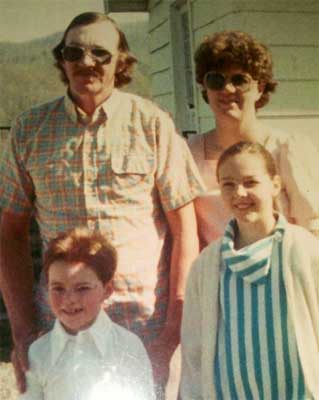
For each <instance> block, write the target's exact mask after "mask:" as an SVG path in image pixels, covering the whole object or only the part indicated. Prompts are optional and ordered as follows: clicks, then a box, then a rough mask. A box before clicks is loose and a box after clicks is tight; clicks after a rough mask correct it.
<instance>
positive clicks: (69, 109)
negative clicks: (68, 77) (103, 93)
mask: <svg viewBox="0 0 319 400" xmlns="http://www.w3.org/2000/svg"><path fill="white" fill-rule="evenodd" d="M119 103H120V91H119V90H118V89H115V88H114V89H113V91H112V93H111V95H110V96H109V97H108V98H107V99H106V100H105V101H104V102H103V103H102V104H101V105H99V106H98V107H97V108H96V110H95V112H94V114H93V117H90V118H89V117H88V116H87V114H86V113H85V112H84V111H83V110H82V109H81V108H80V107H78V106H77V105H76V104H75V103H74V101H73V100H72V99H71V97H70V94H69V92H67V94H66V95H65V97H64V106H65V110H66V113H67V114H68V116H69V117H70V118H71V120H72V121H73V122H75V123H76V122H80V123H83V124H86V123H88V122H89V121H92V120H93V121H96V120H97V119H98V118H99V116H100V115H101V113H102V114H104V116H107V118H108V119H110V118H111V117H112V115H113V114H114V112H115V110H116V108H117V106H118V105H119Z"/></svg>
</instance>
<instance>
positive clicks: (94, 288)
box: [48, 261, 111, 334]
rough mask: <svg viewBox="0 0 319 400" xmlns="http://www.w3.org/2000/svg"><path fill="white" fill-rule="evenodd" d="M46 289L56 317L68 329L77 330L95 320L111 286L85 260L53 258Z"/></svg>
mask: <svg viewBox="0 0 319 400" xmlns="http://www.w3.org/2000/svg"><path fill="white" fill-rule="evenodd" d="M48 293H49V303H50V306H51V309H52V312H53V314H54V315H55V317H56V318H58V319H59V321H60V322H61V323H62V325H63V326H64V328H65V330H66V331H67V332H69V333H71V334H76V333H77V332H78V331H80V330H83V329H86V328H88V327H89V326H90V325H91V324H92V323H93V322H94V321H95V319H96V317H97V315H98V313H99V312H100V309H101V305H102V303H103V301H104V300H105V299H106V298H107V297H108V296H109V295H110V294H111V290H110V284H106V285H104V284H103V283H102V282H101V280H100V279H99V278H98V276H97V275H96V273H95V272H94V271H93V270H92V269H91V268H89V267H88V266H86V265H85V264H84V263H81V262H77V263H67V262H64V261H55V262H53V263H52V264H51V265H50V268H49V275H48Z"/></svg>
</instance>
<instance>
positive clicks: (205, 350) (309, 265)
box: [181, 224, 319, 400]
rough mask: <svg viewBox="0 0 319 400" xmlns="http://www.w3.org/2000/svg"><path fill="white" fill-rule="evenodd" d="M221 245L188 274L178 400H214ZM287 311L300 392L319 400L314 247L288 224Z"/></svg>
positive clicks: (318, 244) (318, 245)
mask: <svg viewBox="0 0 319 400" xmlns="http://www.w3.org/2000/svg"><path fill="white" fill-rule="evenodd" d="M220 245H221V240H218V241H217V242H214V243H212V244H210V245H209V246H208V247H206V248H205V249H204V251H203V252H202V253H201V255H200V256H199V257H198V258H197V260H195V262H194V265H193V267H192V269H191V272H190V275H189V278H188V284H187V291H186V298H185V304H184V312H183V322H182V333H181V343H182V382H181V395H182V399H183V400H199V399H205V400H215V399H216V392H215V387H214V382H213V377H214V371H213V364H214V363H213V360H214V358H215V347H216V338H217V331H218V320H219V301H218V298H219V297H218V296H219V283H220V265H221V262H220ZM283 268H284V281H285V288H286V292H287V298H288V311H289V313H290V316H291V318H292V321H293V326H294V329H295V333H296V340H297V347H298V352H299V356H300V361H301V365H302V369H303V373H304V378H305V383H306V388H307V390H308V392H309V393H311V394H312V396H313V398H315V399H317V398H319V241H318V239H316V238H315V237H314V236H312V235H311V234H310V233H309V232H308V231H306V230H305V229H303V228H301V227H299V226H296V225H291V224H288V225H287V228H286V231H285V234H284V238H283Z"/></svg>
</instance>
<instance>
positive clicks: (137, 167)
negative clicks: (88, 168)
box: [111, 154, 155, 175]
mask: <svg viewBox="0 0 319 400" xmlns="http://www.w3.org/2000/svg"><path fill="white" fill-rule="evenodd" d="M111 160H112V161H111V164H112V171H113V172H114V173H115V174H119V175H123V174H137V175H147V174H151V173H153V172H154V164H155V163H154V157H153V156H152V155H149V156H145V155H138V154H124V155H113V156H112V158H111Z"/></svg>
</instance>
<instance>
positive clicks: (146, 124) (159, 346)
mask: <svg viewBox="0 0 319 400" xmlns="http://www.w3.org/2000/svg"><path fill="white" fill-rule="evenodd" d="M53 53H54V56H55V59H56V66H57V67H58V68H59V69H60V71H61V73H62V78H63V80H64V82H66V84H67V86H68V92H67V96H65V97H62V98H59V99H56V100H54V101H52V102H50V103H48V104H44V105H42V106H39V107H36V108H34V109H32V110H30V111H29V112H26V113H24V114H22V115H21V116H20V117H19V118H18V119H17V121H16V123H15V124H14V125H13V127H12V131H11V137H10V140H9V141H8V146H7V149H6V150H5V153H4V160H3V163H2V166H1V171H0V172H1V179H2V182H1V187H0V206H1V207H2V210H3V212H2V220H1V239H0V251H1V253H0V284H1V291H2V294H3V296H4V299H5V303H6V306H7V310H8V315H9V319H10V323H11V327H12V334H13V340H14V352H13V358H12V359H13V363H14V366H15V370H16V374H17V380H18V383H19V387H20V390H21V391H24V389H25V383H24V382H25V381H24V371H25V370H26V368H27V365H28V364H27V357H26V354H27V348H28V346H29V344H30V341H32V340H33V338H34V336H35V334H36V333H37V331H38V329H39V328H38V326H37V322H38V321H37V319H40V322H41V323H42V326H43V322H46V321H45V320H46V318H48V319H49V318H50V317H49V313H48V310H46V309H45V307H46V302H45V290H43V285H40V286H41V290H40V291H39V292H38V295H37V305H38V306H39V307H40V310H41V312H40V315H41V317H38V318H36V317H35V315H36V314H35V308H34V302H33V286H34V279H33V272H32V268H31V260H30V252H29V233H28V232H29V222H30V218H31V216H32V215H33V214H34V215H35V217H36V219H37V221H38V223H39V226H40V231H41V236H42V240H43V243H44V246H45V245H46V243H47V242H48V240H49V239H51V238H52V237H55V236H56V234H57V233H58V232H59V231H63V230H66V229H70V228H72V227H75V226H79V225H85V226H87V227H89V228H90V229H97V230H99V231H101V232H103V233H105V235H106V236H107V237H108V238H109V239H110V240H111V241H112V243H113V244H114V245H115V246H116V248H117V250H118V254H119V265H118V273H117V276H116V279H115V287H114V294H113V295H112V297H111V301H110V302H108V303H107V304H105V307H106V308H107V310H108V313H109V315H110V316H111V317H112V318H113V320H114V321H116V322H118V323H120V324H122V325H124V326H125V327H127V328H129V329H130V330H132V331H134V332H135V333H137V334H138V335H139V336H140V337H141V339H142V340H143V342H144V344H145V346H146V348H147V350H148V352H149V355H150V358H151V361H152V365H153V370H154V375H155V378H156V380H157V381H158V382H159V383H165V381H166V380H167V376H168V364H169V360H170V358H171V356H172V354H173V352H174V350H175V348H176V346H177V344H178V342H179V331H180V321H181V313H182V304H183V296H184V286H185V280H186V276H187V272H188V268H189V266H190V264H191V261H192V260H193V259H194V258H195V256H196V255H197V252H198V242H197V232H196V221H195V214H194V209H193V203H192V200H193V199H194V198H195V197H196V196H198V194H199V193H200V192H201V191H202V186H201V185H202V184H201V180H200V177H199V175H198V172H197V170H196V167H195V165H194V163H193V160H192V158H191V156H190V153H189V151H188V149H187V147H186V145H185V144H184V142H183V140H182V139H181V138H180V137H179V136H178V135H177V134H176V132H175V128H174V125H173V122H172V121H171V119H170V118H169V116H168V115H167V114H166V113H164V112H163V111H161V110H160V109H159V108H158V107H156V106H155V105H154V104H153V103H151V102H150V101H148V100H144V99H141V98H140V97H138V96H134V95H130V94H127V93H122V92H119V91H118V90H117V89H116V88H118V87H120V86H123V85H124V84H126V83H128V82H129V81H130V80H131V69H132V66H133V64H134V63H135V62H136V59H135V58H134V57H133V56H132V55H131V54H130V53H129V49H128V45H127V42H126V39H125V36H124V34H123V33H122V32H121V31H120V30H119V29H118V28H117V26H116V25H115V23H114V21H113V20H111V19H110V18H109V17H107V16H105V15H104V14H98V13H84V14H81V15H79V16H77V17H76V18H75V19H74V20H73V21H72V22H71V23H70V25H69V26H68V28H67V29H66V32H65V34H64V36H63V39H62V41H61V43H60V44H59V45H58V46H57V47H56V48H55V49H54V51H53ZM168 233H169V234H170V237H171V240H170V241H169V240H168V238H169V235H168ZM170 250H171V252H170ZM43 294H44V295H43Z"/></svg>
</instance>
